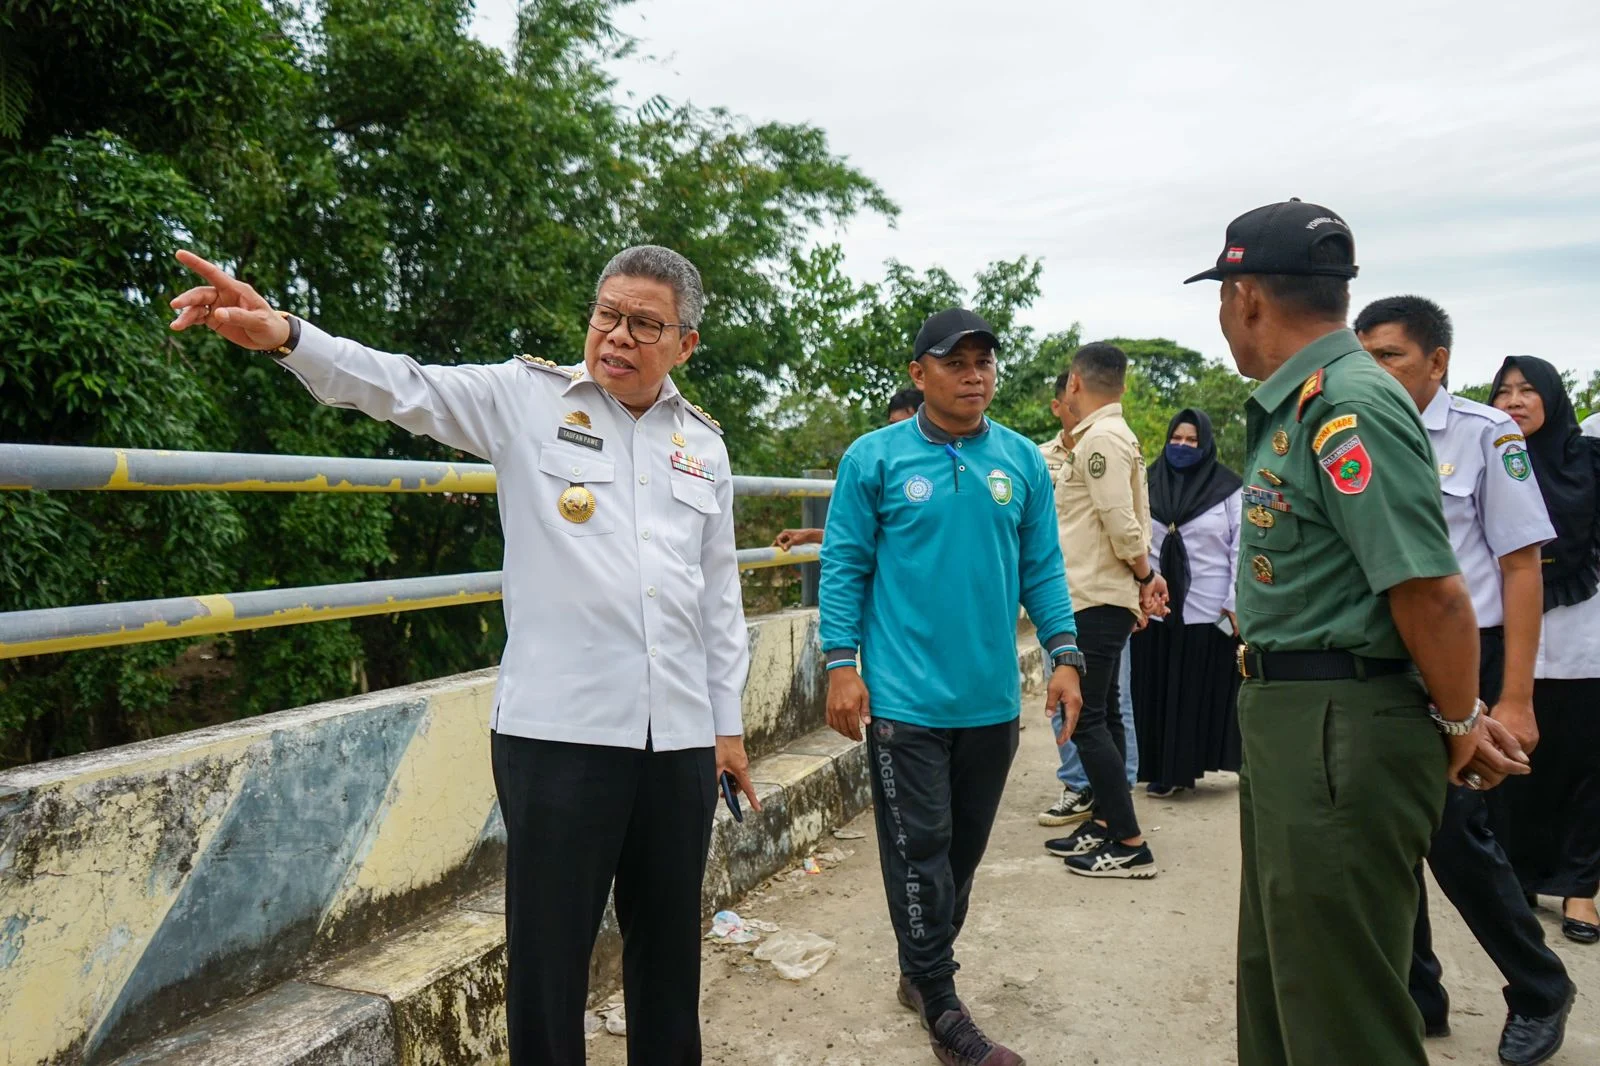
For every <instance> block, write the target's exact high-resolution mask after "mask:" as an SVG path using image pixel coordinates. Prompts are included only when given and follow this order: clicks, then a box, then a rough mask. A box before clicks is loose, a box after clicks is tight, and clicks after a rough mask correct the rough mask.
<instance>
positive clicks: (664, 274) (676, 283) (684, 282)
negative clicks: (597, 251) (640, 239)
mask: <svg viewBox="0 0 1600 1066" xmlns="http://www.w3.org/2000/svg"><path fill="white" fill-rule="evenodd" d="M616 277H624V278H651V279H653V280H655V281H664V282H666V283H667V284H668V285H671V286H672V295H673V296H674V297H675V298H676V300H677V305H678V321H679V322H680V323H682V325H683V326H684V327H685V328H687V329H699V328H700V316H701V315H702V314H703V313H704V312H705V309H706V294H705V290H704V289H703V288H701V286H700V271H698V270H696V269H695V266H694V264H693V263H691V262H689V260H687V259H685V258H684V257H683V256H681V255H679V254H678V253H677V252H674V251H673V250H672V249H671V248H663V247H661V246H660V245H659V244H636V245H634V246H633V247H632V248H624V249H623V250H622V251H620V252H618V253H617V254H616V255H614V256H612V257H611V262H609V263H607V264H606V268H605V269H604V270H602V271H600V280H599V281H597V282H595V285H594V295H595V299H597V300H598V299H599V298H600V286H602V285H604V284H605V283H606V279H607V278H616Z"/></svg>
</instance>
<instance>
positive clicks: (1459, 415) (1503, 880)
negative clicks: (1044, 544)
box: [1355, 296, 1574, 1066]
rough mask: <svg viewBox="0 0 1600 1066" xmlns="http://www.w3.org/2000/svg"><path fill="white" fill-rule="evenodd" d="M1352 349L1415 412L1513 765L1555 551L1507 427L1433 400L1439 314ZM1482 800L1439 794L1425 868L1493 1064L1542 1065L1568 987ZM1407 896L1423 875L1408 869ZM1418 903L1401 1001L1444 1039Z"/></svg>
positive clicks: (1410, 303) (1366, 317) (1529, 742)
mask: <svg viewBox="0 0 1600 1066" xmlns="http://www.w3.org/2000/svg"><path fill="white" fill-rule="evenodd" d="M1355 330H1356V334H1357V336H1358V337H1360V339H1361V345H1362V347H1364V348H1365V349H1366V350H1367V351H1368V352H1370V353H1372V356H1373V358H1374V359H1376V360H1377V362H1378V365H1379V366H1381V367H1383V368H1384V369H1385V370H1387V371H1388V372H1389V373H1390V374H1391V375H1392V376H1393V377H1394V378H1395V380H1396V381H1398V382H1399V383H1400V384H1401V386H1402V387H1403V388H1404V389H1405V390H1406V392H1407V393H1409V394H1410V396H1411V398H1412V399H1413V400H1414V401H1416V404H1417V409H1418V410H1419V411H1420V412H1422V423H1423V426H1424V427H1425V428H1426V429H1427V431H1428V439H1429V441H1430V442H1431V443H1432V444H1433V451H1434V456H1435V458H1436V459H1437V461H1438V464H1439V483H1440V486H1441V488H1442V489H1443V492H1444V514H1445V521H1446V523H1447V524H1448V525H1449V527H1450V543H1451V547H1452V548H1453V549H1454V550H1455V554H1456V559H1457V561H1459V562H1460V564H1461V572H1462V574H1463V575H1464V576H1465V577H1466V580H1467V586H1468V588H1469V589H1470V590H1471V593H1472V607H1473V612H1474V613H1475V614H1476V615H1477V617H1478V625H1479V626H1480V627H1481V630H1480V644H1481V648H1482V653H1481V655H1480V659H1479V661H1480V663H1481V675H1480V680H1479V696H1480V698H1481V699H1482V700H1483V702H1484V703H1486V704H1488V705H1490V706H1491V707H1492V710H1491V711H1490V714H1491V716H1492V717H1494V718H1497V719H1499V720H1500V721H1501V723H1502V724H1504V725H1505V726H1506V727H1507V728H1509V729H1510V730H1511V732H1512V733H1513V734H1515V736H1516V737H1517V739H1518V741H1520V742H1521V744H1522V748H1523V750H1524V751H1532V750H1533V748H1534V746H1535V745H1536V744H1537V743H1538V739H1539V730H1538V725H1537V724H1536V722H1535V720H1534V715H1533V675H1534V659H1535V656H1536V654H1537V652H1538V647H1539V626H1540V621H1541V615H1542V612H1543V608H1544V598H1543V595H1544V594H1543V584H1542V580H1541V576H1540V562H1539V548H1540V546H1541V545H1543V544H1545V543H1546V542H1547V541H1550V540H1553V539H1554V538H1555V530H1554V528H1553V527H1552V526H1551V524H1550V519H1549V516H1548V515H1547V513H1546V511H1545V505H1544V499H1543V497H1541V496H1540V494H1539V485H1538V482H1537V481H1535V480H1534V475H1533V467H1532V464H1531V463H1530V462H1529V460H1528V455H1527V448H1526V444H1525V442H1524V440H1523V435H1522V432H1521V431H1520V430H1519V429H1518V428H1517V426H1516V423H1514V422H1513V421H1512V420H1511V418H1510V416H1509V415H1507V414H1506V413H1505V412H1503V411H1497V410H1495V409H1494V408H1493V407H1489V406H1487V405H1485V404H1481V403H1474V402H1473V401H1471V400H1467V399H1463V398H1462V397H1459V396H1451V395H1450V393H1449V392H1448V391H1447V390H1446V388H1445V385H1446V379H1447V377H1448V374H1449V369H1450V344H1451V340H1452V336H1451V334H1452V330H1451V324H1450V317H1449V315H1447V314H1446V313H1445V312H1444V309H1443V308H1441V307H1439V306H1438V305H1437V304H1435V303H1433V302H1432V301H1431V300H1426V299H1423V298H1422V297H1420V296H1394V297H1390V298H1388V299H1383V300H1378V301H1376V302H1375V303H1372V304H1368V305H1367V307H1366V308H1365V309H1364V310H1363V311H1362V312H1361V314H1360V315H1358V316H1357V317H1356V321H1355ZM1489 823H1490V819H1489V808H1488V805H1487V803H1486V797H1485V795H1484V793H1482V792H1479V791H1476V790H1474V789H1472V788H1460V787H1454V786H1452V787H1451V788H1450V793H1449V798H1448V799H1447V800H1446V802H1445V809H1444V818H1443V821H1442V822H1441V824H1440V826H1439V829H1438V832H1436V833H1435V834H1434V837H1433V845H1432V848H1431V849H1430V851H1429V854H1428V865H1429V867H1431V868H1432V870H1433V875H1434V879H1435V880H1437V881H1438V882H1439V887H1440V888H1441V889H1443V890H1444V893H1445V895H1446V896H1447V897H1449V899H1450V902H1451V903H1453V904H1455V907H1456V909H1457V910H1458V911H1460V912H1461V917H1462V918H1463V919H1465V921H1466V923H1467V927H1468V928H1469V929H1471V930H1472V934H1473V936H1475V937H1476V938H1477V940H1478V943H1479V944H1481V945H1482V946H1483V949H1484V951H1486V952H1487V953H1488V954H1489V957H1490V958H1491V959H1493V960H1494V963H1495V965H1496V966H1497V967H1499V969H1500V972H1501V973H1502V974H1503V975H1504V976H1505V978H1506V982H1507V984H1506V988H1505V998H1506V1006H1507V1009H1508V1013H1507V1018H1506V1025H1505V1029H1504V1030H1503V1032H1502V1034H1501V1039H1500V1060H1501V1062H1504V1063H1507V1064H1509V1066H1532V1064H1534V1063H1541V1062H1545V1061H1546V1060H1547V1059H1549V1057H1550V1056H1551V1055H1554V1054H1555V1052H1556V1050H1557V1049H1558V1048H1559V1047H1560V1046H1561V1041H1562V1038H1563V1035H1564V1032H1565V1028H1566V1019H1567V1014H1568V1012H1569V1011H1570V1010H1571V1009H1572V998H1573V993H1574V989H1573V985H1572V982H1571V981H1570V980H1569V979H1568V977H1567V972H1566V969H1565V967H1563V966H1562V964H1561V960H1560V959H1559V958H1558V957H1557V956H1556V954H1555V953H1554V952H1553V951H1551V950H1550V949H1549V947H1547V946H1546V945H1545V942H1544V931H1543V929H1542V927H1541V926H1540V924H1539V920H1538V918H1536V917H1535V916H1534V915H1533V912H1532V910H1531V908H1530V907H1529V906H1528V903H1527V900H1526V899H1525V898H1524V896H1523V893H1522V887H1521V884H1520V883H1519V882H1518V880H1517V875H1516V873H1515V871H1514V870H1513V869H1512V867H1511V863H1510V861H1509V860H1508V859H1507V858H1506V854H1505V851H1504V849H1503V848H1502V847H1501V845H1500V843H1499V841H1498V840H1496V839H1495V836H1494V834H1493V833H1492V832H1491V831H1490V828H1489ZM1417 881H1418V884H1421V883H1422V868H1421V867H1420V866H1419V867H1418V868H1417ZM1431 940H1432V937H1431V931H1430V928H1429V923H1428V901H1427V895H1426V892H1425V891H1424V894H1423V896H1422V898H1421V904H1420V907H1419V909H1418V913H1417V926H1416V938H1415V947H1414V949H1413V955H1412V963H1411V982H1410V983H1411V996H1412V999H1413V1000H1415V1001H1416V1004H1417V1006H1418V1008H1419V1009H1420V1010H1421V1011H1422V1017H1423V1022H1424V1024H1425V1027H1426V1031H1427V1033H1428V1035H1429V1036H1445V1035H1448V1034H1449V1032H1450V1020H1449V1018H1450V997H1449V996H1448V995H1447V994H1446V993H1445V990H1444V987H1443V986H1442V985H1441V984H1440V981H1439V978H1440V975H1441V973H1442V968H1441V967H1440V965H1439V960H1438V958H1437V957H1436V956H1435V955H1434V953H1433V946H1432V942H1431Z"/></svg>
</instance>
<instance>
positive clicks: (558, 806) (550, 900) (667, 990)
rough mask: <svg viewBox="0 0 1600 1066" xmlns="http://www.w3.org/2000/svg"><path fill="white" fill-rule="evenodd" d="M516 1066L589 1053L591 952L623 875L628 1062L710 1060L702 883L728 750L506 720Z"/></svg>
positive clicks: (496, 744) (566, 1062) (568, 1064)
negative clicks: (570, 739)
mask: <svg viewBox="0 0 1600 1066" xmlns="http://www.w3.org/2000/svg"><path fill="white" fill-rule="evenodd" d="M490 751H491V754H492V757H493V762H494V783H495V790H496V792H498V793H499V796H500V812H501V814H502V815H503V816H504V818H505V823H506V845H507V852H506V954H507V967H506V970H507V972H506V1027H507V1029H508V1031H509V1037H510V1058H511V1066H583V1062H584V1039H583V1010H584V1001H585V999H586V998H587V995H588V989H589V957H590V955H591V954H592V953H593V951H594V942H595V937H596V936H597V935H598V933H599V931H600V921H601V918H602V917H603V916H604V914H605V905H606V895H607V893H608V892H610V891H611V888H612V881H613V878H614V879H615V882H616V889H615V891H616V905H617V923H618V925H620V926H621V930H622V943H623V949H622V972H623V990H624V994H625V996H626V998H627V1014H628V1062H629V1064H630V1066H698V1064H699V1062H700V1020H699V1006H700V883H701V880H702V878H703V877H704V875H705V865H706V852H707V850H708V849H709V848H710V846H711V818H712V815H713V814H714V813H715V812H716V765H717V760H716V752H715V750H714V749H712V748H691V749H687V750H684V751H649V750H645V751H639V750H637V749H633V748H612V747H603V746H600V745H594V744H562V743H557V742H555V741H547V740H530V739H527V738H525V737H513V736H506V735H504V734H501V733H495V734H494V735H493V736H492V737H491V739H490Z"/></svg>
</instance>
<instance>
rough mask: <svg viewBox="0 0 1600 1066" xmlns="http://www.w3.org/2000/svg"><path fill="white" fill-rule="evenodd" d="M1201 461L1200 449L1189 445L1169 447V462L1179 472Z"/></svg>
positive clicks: (1171, 445) (1170, 445) (1172, 445)
mask: <svg viewBox="0 0 1600 1066" xmlns="http://www.w3.org/2000/svg"><path fill="white" fill-rule="evenodd" d="M1199 461H1200V449H1199V448H1191V447H1189V446H1188V445H1187V444H1169V445H1167V462H1169V463H1171V464H1172V465H1173V466H1174V467H1176V468H1177V469H1179V470H1187V469H1189V468H1190V467H1191V466H1193V465H1194V464H1196V463H1198V462H1199Z"/></svg>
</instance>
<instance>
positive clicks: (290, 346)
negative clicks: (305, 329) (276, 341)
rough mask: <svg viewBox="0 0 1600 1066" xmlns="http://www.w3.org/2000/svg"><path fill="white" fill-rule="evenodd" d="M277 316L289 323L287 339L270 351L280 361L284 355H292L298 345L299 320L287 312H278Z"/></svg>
mask: <svg viewBox="0 0 1600 1066" xmlns="http://www.w3.org/2000/svg"><path fill="white" fill-rule="evenodd" d="M278 314H279V315H281V316H282V317H283V320H284V321H285V322H287V323H289V339H288V340H286V341H284V342H283V343H282V344H280V345H278V346H277V347H276V348H274V349H272V354H273V355H275V356H277V357H278V358H280V359H281V358H283V357H284V356H286V355H293V354H294V350H295V348H296V347H298V346H299V344H300V320H299V319H298V318H296V317H295V316H293V315H291V314H290V313H289V312H287V311H279V312H278Z"/></svg>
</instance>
